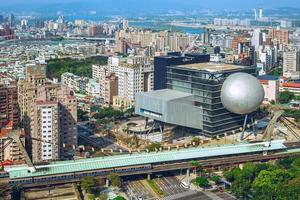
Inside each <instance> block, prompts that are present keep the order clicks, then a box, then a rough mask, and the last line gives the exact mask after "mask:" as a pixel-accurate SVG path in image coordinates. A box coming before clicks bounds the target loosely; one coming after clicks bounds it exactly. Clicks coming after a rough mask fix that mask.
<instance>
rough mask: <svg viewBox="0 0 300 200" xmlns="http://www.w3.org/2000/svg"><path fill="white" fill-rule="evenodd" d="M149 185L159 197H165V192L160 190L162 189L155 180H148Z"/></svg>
mask: <svg viewBox="0 0 300 200" xmlns="http://www.w3.org/2000/svg"><path fill="white" fill-rule="evenodd" d="M147 183H148V184H149V186H150V187H151V188H152V190H153V191H154V192H155V193H156V194H157V195H159V196H160V197H162V196H164V195H165V194H164V192H163V191H162V190H161V189H160V187H159V186H158V185H157V184H156V183H155V182H154V181H153V180H147Z"/></svg>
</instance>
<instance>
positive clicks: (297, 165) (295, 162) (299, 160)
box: [291, 157, 300, 168]
mask: <svg viewBox="0 0 300 200" xmlns="http://www.w3.org/2000/svg"><path fill="white" fill-rule="evenodd" d="M291 166H292V167H294V168H300V157H298V158H295V159H294V160H293V162H292V164H291Z"/></svg>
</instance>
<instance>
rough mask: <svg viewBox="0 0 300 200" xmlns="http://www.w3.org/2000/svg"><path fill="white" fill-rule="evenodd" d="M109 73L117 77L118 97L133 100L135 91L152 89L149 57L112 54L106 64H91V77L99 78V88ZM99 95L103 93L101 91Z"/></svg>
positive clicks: (151, 63) (151, 71)
mask: <svg viewBox="0 0 300 200" xmlns="http://www.w3.org/2000/svg"><path fill="white" fill-rule="evenodd" d="M111 73H115V75H116V77H118V96H120V97H127V98H129V99H131V100H134V99H135V94H136V93H138V92H144V91H151V90H153V61H152V60H151V59H150V58H147V57H143V56H129V57H126V58H124V57H118V56H114V57H110V58H109V59H108V65H107V66H96V65H94V66H93V77H94V78H98V79H99V82H100V88H103V87H104V85H105V79H106V77H107V76H108V75H109V74H111ZM101 90H102V89H101ZM102 91H103V90H102ZM100 93H101V92H100ZM101 96H102V97H104V96H105V94H104V93H103V92H102V93H101Z"/></svg>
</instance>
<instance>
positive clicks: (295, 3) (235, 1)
mask: <svg viewBox="0 0 300 200" xmlns="http://www.w3.org/2000/svg"><path fill="white" fill-rule="evenodd" d="M73 2H80V3H85V4H95V5H96V4H97V5H98V4H102V3H108V2H110V4H111V5H114V4H115V5H116V4H124V5H128V4H139V5H142V4H145V5H148V4H152V6H154V5H153V4H156V5H157V6H163V7H167V6H168V5H169V7H170V8H172V7H177V6H187V7H192V6H197V7H202V8H217V9H222V8H225V9H228V8H233V9H235V8H236V9H241V8H245V9H246V8H249V7H251V8H253V7H257V6H259V5H262V6H264V7H268V8H276V7H298V8H300V0H109V1H108V0H9V1H7V0H0V4H1V5H2V6H5V5H13V4H14V5H18V4H20V3H21V4H35V5H39V4H40V5H41V4H49V3H50V4H53V3H73ZM128 6H130V5H128Z"/></svg>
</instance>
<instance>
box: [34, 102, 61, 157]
mask: <svg viewBox="0 0 300 200" xmlns="http://www.w3.org/2000/svg"><path fill="white" fill-rule="evenodd" d="M33 109H34V110H33V112H34V115H33V119H31V120H32V122H33V125H34V128H33V132H32V134H31V136H32V137H34V138H37V139H41V140H43V141H45V142H36V141H32V161H33V162H40V161H48V160H58V159H59V158H60V152H59V149H60V148H59V147H60V145H59V133H60V126H59V109H58V103H57V102H56V101H49V102H47V101H46V100H45V101H42V100H37V101H36V102H35V103H34V108H33ZM46 142H47V143H46Z"/></svg>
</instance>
